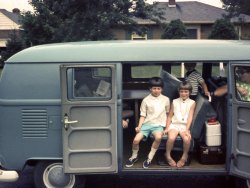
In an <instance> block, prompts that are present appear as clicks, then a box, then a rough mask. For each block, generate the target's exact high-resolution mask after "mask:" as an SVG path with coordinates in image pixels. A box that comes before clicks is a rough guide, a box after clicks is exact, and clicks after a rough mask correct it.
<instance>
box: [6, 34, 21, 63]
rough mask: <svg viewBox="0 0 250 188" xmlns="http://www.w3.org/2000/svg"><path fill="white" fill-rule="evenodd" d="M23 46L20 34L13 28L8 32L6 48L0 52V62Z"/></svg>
mask: <svg viewBox="0 0 250 188" xmlns="http://www.w3.org/2000/svg"><path fill="white" fill-rule="evenodd" d="M23 48H24V44H23V41H22V39H21V38H20V35H19V34H18V33H17V31H16V30H13V31H12V32H11V34H10V39H8V40H7V43H6V50H5V51H2V53H1V57H2V58H1V61H2V62H1V63H3V62H4V61H6V60H7V59H8V58H9V57H10V56H12V55H14V54H15V53H17V52H19V51H21V50H22V49H23Z"/></svg>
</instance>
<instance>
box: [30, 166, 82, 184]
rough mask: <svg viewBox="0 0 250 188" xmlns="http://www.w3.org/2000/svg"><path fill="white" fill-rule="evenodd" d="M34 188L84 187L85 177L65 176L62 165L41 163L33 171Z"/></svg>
mask: <svg viewBox="0 0 250 188" xmlns="http://www.w3.org/2000/svg"><path fill="white" fill-rule="evenodd" d="M34 182H35V185H36V188H47V187H49V188H76V187H78V186H81V187H84V184H85V177H83V176H75V175H74V174H65V173H64V172H63V164H62V163H60V162H54V161H41V162H38V163H37V164H36V167H35V169H34Z"/></svg>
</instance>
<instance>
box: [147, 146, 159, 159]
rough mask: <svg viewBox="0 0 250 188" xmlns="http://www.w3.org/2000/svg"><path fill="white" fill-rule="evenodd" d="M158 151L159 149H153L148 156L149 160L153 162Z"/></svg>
mask: <svg viewBox="0 0 250 188" xmlns="http://www.w3.org/2000/svg"><path fill="white" fill-rule="evenodd" d="M156 151H157V149H155V148H151V150H150V152H149V154H148V159H149V160H152V159H153V158H154V156H155V153H156Z"/></svg>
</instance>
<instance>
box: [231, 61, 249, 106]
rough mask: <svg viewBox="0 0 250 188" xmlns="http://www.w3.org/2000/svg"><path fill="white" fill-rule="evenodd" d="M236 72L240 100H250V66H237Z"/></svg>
mask: <svg viewBox="0 0 250 188" xmlns="http://www.w3.org/2000/svg"><path fill="white" fill-rule="evenodd" d="M234 72H235V92H236V96H237V98H238V100H242V101H250V66H237V67H235V70H234Z"/></svg>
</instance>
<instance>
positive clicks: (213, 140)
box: [205, 118, 221, 146]
mask: <svg viewBox="0 0 250 188" xmlns="http://www.w3.org/2000/svg"><path fill="white" fill-rule="evenodd" d="M205 124H206V145H207V146H220V145H221V125H220V123H219V122H218V121H217V120H216V119H215V118H211V119H209V120H208V121H206V123H205Z"/></svg>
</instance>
